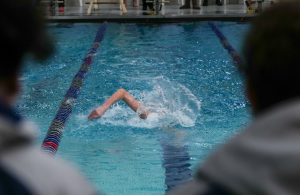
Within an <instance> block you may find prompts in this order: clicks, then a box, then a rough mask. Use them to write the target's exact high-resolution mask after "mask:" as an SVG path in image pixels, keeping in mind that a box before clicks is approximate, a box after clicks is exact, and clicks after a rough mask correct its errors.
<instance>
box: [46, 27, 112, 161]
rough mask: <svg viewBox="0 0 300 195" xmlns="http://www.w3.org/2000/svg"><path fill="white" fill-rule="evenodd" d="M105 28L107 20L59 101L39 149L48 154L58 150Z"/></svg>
mask: <svg viewBox="0 0 300 195" xmlns="http://www.w3.org/2000/svg"><path fill="white" fill-rule="evenodd" d="M106 28H107V22H103V23H102V24H101V26H100V27H99V30H98V32H97V35H96V37H95V40H94V43H93V45H92V47H91V49H89V51H88V53H87V55H85V57H84V60H83V63H82V64H81V67H80V68H79V70H78V72H77V73H76V74H75V76H74V78H73V80H72V83H71V86H70V88H69V89H68V90H67V92H66V94H65V96H64V99H63V101H62V102H61V104H60V107H59V109H58V111H57V113H56V115H55V117H54V119H53V121H52V123H51V125H50V127H49V130H48V132H47V134H46V137H45V139H44V141H43V144H42V146H41V150H42V151H43V152H45V153H46V154H49V155H50V156H55V154H56V152H57V150H58V146H59V143H60V141H61V138H62V135H63V131H64V128H65V126H66V123H67V121H68V119H69V117H70V115H71V114H72V112H73V108H72V105H73V103H74V101H75V100H76V99H77V97H78V95H79V92H80V88H81V87H82V85H83V80H84V79H85V77H86V75H87V73H88V71H89V70H90V68H91V65H92V63H93V58H94V57H95V54H96V53H97V51H98V49H99V47H100V46H101V42H102V41H103V38H104V35H105V32H106Z"/></svg>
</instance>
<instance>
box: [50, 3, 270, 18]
mask: <svg viewBox="0 0 300 195" xmlns="http://www.w3.org/2000/svg"><path fill="white" fill-rule="evenodd" d="M269 6H270V3H268V2H266V3H264V4H263V9H265V8H267V7H269ZM179 7H180V5H167V4H166V5H164V6H163V7H162V10H161V11H160V13H159V15H156V14H155V13H154V12H150V11H143V10H142V6H141V5H140V6H139V7H133V6H132V5H128V6H127V14H123V12H122V11H120V10H119V5H100V6H99V9H98V10H94V9H93V10H92V13H91V14H90V15H87V10H88V5H84V6H82V7H80V6H66V7H65V11H64V12H58V8H57V7H56V8H55V9H54V11H53V13H52V14H50V13H48V10H46V9H45V10H46V11H45V14H46V19H47V21H48V22H60V23H68V22H72V23H73V22H103V21H108V22H125V23H126V22H145V23H171V22H194V21H208V20H214V21H237V22H238V21H240V22H243V21H249V20H251V19H252V18H253V17H255V16H256V15H257V14H247V13H246V5H244V4H227V5H222V6H217V5H208V6H201V9H200V10H194V9H179ZM254 7H256V6H254ZM48 9H49V8H48Z"/></svg>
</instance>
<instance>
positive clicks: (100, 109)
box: [88, 106, 107, 121]
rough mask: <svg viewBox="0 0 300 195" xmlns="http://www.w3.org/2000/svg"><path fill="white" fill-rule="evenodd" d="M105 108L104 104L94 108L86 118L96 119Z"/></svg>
mask: <svg viewBox="0 0 300 195" xmlns="http://www.w3.org/2000/svg"><path fill="white" fill-rule="evenodd" d="M106 110H107V109H106V108H104V106H100V107H98V108H96V109H94V110H93V111H92V112H91V114H90V115H89V116H88V120H89V121H91V120H94V119H97V118H100V117H101V116H102V115H103V114H104V113H105V111H106Z"/></svg>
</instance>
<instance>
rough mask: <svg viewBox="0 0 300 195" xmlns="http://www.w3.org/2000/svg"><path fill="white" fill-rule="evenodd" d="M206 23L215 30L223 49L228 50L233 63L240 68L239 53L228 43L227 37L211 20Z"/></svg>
mask: <svg viewBox="0 0 300 195" xmlns="http://www.w3.org/2000/svg"><path fill="white" fill-rule="evenodd" d="M208 24H209V25H210V27H211V28H212V30H213V31H214V32H215V34H216V35H217V37H218V38H219V40H220V42H221V44H222V45H223V47H224V49H226V51H227V52H228V54H229V56H230V57H231V58H232V60H233V62H234V63H235V65H236V67H237V68H238V69H239V70H241V68H242V64H243V60H242V58H241V57H240V55H239V54H238V53H237V52H236V51H235V49H234V48H233V47H232V45H231V44H230V43H229V41H228V39H227V38H226V37H225V35H224V34H223V33H222V31H221V30H220V29H219V28H218V26H217V25H216V24H215V22H213V21H209V22H208Z"/></svg>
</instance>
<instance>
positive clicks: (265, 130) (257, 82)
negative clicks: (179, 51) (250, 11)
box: [171, 2, 300, 195]
mask: <svg viewBox="0 0 300 195" xmlns="http://www.w3.org/2000/svg"><path fill="white" fill-rule="evenodd" d="M299 53H300V3H299V2H294V3H278V4H276V5H274V6H272V7H271V8H269V9H267V10H265V11H263V12H262V13H261V14H260V15H259V16H258V17H257V18H255V19H254V20H253V23H252V28H251V29H250V32H249V34H248V36H247V37H246V41H245V44H244V56H245V63H244V66H243V71H242V74H243V76H244V78H245V83H246V87H247V90H246V91H247V96H248V99H249V101H250V103H251V106H252V110H253V115H254V120H253V122H252V124H250V125H249V126H248V127H247V128H246V129H245V130H244V131H243V132H241V133H240V134H239V135H237V136H236V137H235V138H233V139H232V140H230V141H229V142H228V143H227V144H225V145H224V146H222V147H220V148H219V149H216V151H215V152H214V153H213V154H212V155H211V156H210V157H209V158H208V159H207V160H206V161H205V162H204V164H203V165H202V166H201V167H200V168H199V169H198V171H197V173H196V175H195V178H194V180H193V181H191V182H190V183H189V184H186V185H184V186H182V187H179V188H178V189H177V190H175V191H174V192H173V193H171V194H174V195H176V194H184V195H200V194H201V195H221V194H222V195H225V194H255V195H264V194H265V195H267V194H273V195H276V194H277V195H283V194H286V195H287V194H300V188H299V183H298V182H299V179H300V166H299V164H300V114H299V113H300V89H299V87H298V86H300V58H299ZM228 122H229V121H228Z"/></svg>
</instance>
